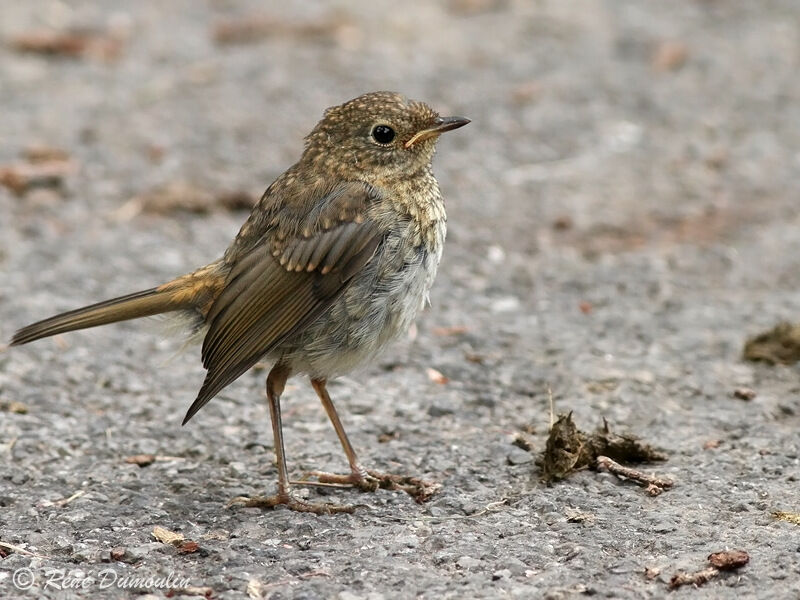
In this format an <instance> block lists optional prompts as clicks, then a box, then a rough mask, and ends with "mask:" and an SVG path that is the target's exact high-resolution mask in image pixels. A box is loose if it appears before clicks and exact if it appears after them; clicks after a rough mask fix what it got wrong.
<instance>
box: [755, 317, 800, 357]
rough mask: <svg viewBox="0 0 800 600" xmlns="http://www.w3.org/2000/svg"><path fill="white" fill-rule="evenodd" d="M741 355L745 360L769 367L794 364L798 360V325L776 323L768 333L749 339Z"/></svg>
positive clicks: (799, 345)
mask: <svg viewBox="0 0 800 600" xmlns="http://www.w3.org/2000/svg"><path fill="white" fill-rule="evenodd" d="M743 355H744V358H745V360H752V361H763V362H766V363H769V364H771V365H778V364H783V365H791V364H794V363H796V362H797V361H799V360H800V323H797V324H792V323H787V322H782V323H778V324H777V325H776V326H775V327H773V328H772V329H770V330H769V331H765V332H764V333H760V334H758V335H756V336H753V337H751V338H749V339H748V340H747V342H745V345H744V353H743Z"/></svg>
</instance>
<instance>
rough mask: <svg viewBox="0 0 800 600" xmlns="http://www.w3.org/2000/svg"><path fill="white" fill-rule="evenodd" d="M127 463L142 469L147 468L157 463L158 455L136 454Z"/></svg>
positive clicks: (127, 459)
mask: <svg viewBox="0 0 800 600" xmlns="http://www.w3.org/2000/svg"><path fill="white" fill-rule="evenodd" d="M125 462H126V463H130V464H132V465H138V466H140V467H147V466H149V465H152V464H153V463H154V462H156V455H155V454H134V455H133V456H129V457H128V458H126V459H125Z"/></svg>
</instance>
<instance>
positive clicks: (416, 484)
mask: <svg viewBox="0 0 800 600" xmlns="http://www.w3.org/2000/svg"><path fill="white" fill-rule="evenodd" d="M309 477H315V478H316V480H317V482H319V483H321V484H327V485H331V484H333V485H347V486H353V487H357V488H358V489H360V490H361V491H363V492H374V491H376V490H379V489H381V490H398V491H402V492H405V493H407V494H408V495H409V496H411V497H412V498H414V500H416V501H417V502H418V503H420V504H422V503H423V502H426V501H427V500H429V499H430V497H431V496H433V495H434V494H435V493H436V492H438V491H439V490H440V489H441V488H442V486H441V484H439V483H436V482H433V481H425V480H424V479H419V478H417V477H410V476H408V475H393V474H391V473H382V472H380V471H371V470H369V471H368V470H365V469H364V470H359V471H353V472H352V473H350V474H348V475H342V474H338V473H327V472H325V471H311V472H310V473H307V474H306V475H305V476H304V477H303V479H302V480H301V482H298V483H305V484H309V483H311V482H310V481H309V480H308V478H309Z"/></svg>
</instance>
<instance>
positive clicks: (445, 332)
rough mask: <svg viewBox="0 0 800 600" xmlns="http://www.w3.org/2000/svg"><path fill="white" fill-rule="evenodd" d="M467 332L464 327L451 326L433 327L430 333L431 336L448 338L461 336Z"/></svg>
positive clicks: (466, 328) (467, 328)
mask: <svg viewBox="0 0 800 600" xmlns="http://www.w3.org/2000/svg"><path fill="white" fill-rule="evenodd" d="M468 331H469V327H467V326H466V325H453V326H452V327H434V328H433V329H432V330H431V332H432V333H433V335H437V336H440V337H449V336H452V335H462V334H464V333H467V332H468Z"/></svg>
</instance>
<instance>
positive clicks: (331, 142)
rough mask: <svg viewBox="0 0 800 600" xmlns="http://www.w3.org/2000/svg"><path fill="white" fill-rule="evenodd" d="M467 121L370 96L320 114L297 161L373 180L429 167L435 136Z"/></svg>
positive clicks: (386, 95) (401, 99) (398, 99)
mask: <svg viewBox="0 0 800 600" xmlns="http://www.w3.org/2000/svg"><path fill="white" fill-rule="evenodd" d="M467 123H469V119H465V118H463V117H441V116H439V113H437V112H436V111H434V110H433V109H432V108H431V107H429V106H428V105H427V104H425V103H424V102H416V101H412V100H408V99H407V98H406V97H405V96H402V95H400V94H396V93H394V92H373V93H369V94H364V95H363V96H359V97H358V98H354V99H353V100H350V101H348V102H345V103H344V104H340V105H339V106H334V107H331V108H329V109H328V110H326V111H325V114H324V116H323V117H322V120H321V121H320V122H319V123H318V124H317V126H316V127H315V128H314V130H313V131H312V132H311V133H310V134H309V135H308V136H307V137H306V149H305V152H304V154H303V157H304V159H305V160H310V161H312V162H314V163H315V165H316V166H318V167H320V168H322V169H324V170H329V171H330V172H334V173H337V174H339V175H341V176H345V177H347V176H349V177H356V178H358V179H361V180H364V181H368V182H377V181H380V180H381V179H386V178H390V177H393V176H397V175H402V174H403V173H408V174H411V173H415V172H417V171H419V170H420V169H424V168H427V167H429V166H430V163H431V159H432V158H433V154H434V151H435V146H436V140H437V139H438V138H439V136H440V135H441V134H442V133H444V132H445V131H450V130H452V129H457V128H459V127H463V126H464V125H466V124H467Z"/></svg>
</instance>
